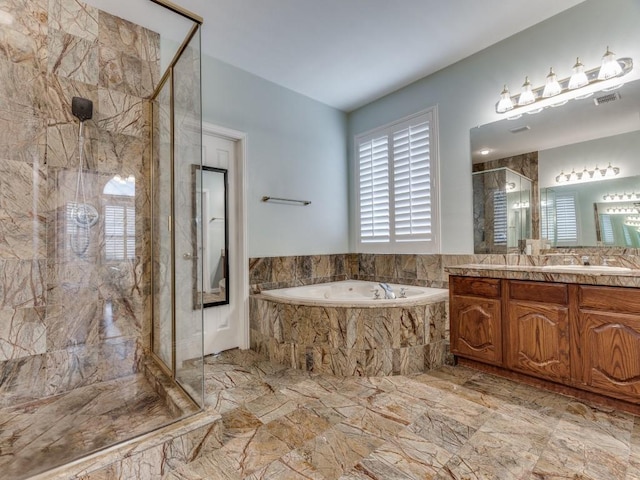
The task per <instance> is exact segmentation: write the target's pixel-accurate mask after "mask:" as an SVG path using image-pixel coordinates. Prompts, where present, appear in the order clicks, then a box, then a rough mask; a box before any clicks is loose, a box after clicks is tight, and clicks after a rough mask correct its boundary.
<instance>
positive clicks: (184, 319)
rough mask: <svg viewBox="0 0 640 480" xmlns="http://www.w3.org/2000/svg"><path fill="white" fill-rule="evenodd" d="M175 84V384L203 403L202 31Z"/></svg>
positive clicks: (176, 73) (176, 70)
mask: <svg viewBox="0 0 640 480" xmlns="http://www.w3.org/2000/svg"><path fill="white" fill-rule="evenodd" d="M173 75H174V78H173V85H174V122H175V124H174V129H175V130H174V139H175V162H174V172H173V173H174V214H175V222H174V225H175V232H174V238H175V252H176V269H175V277H176V278H175V300H174V301H175V316H176V322H175V325H176V332H175V337H176V371H175V374H176V380H177V381H178V382H179V383H180V384H181V385H182V386H183V387H184V388H185V389H186V390H187V391H188V392H189V393H190V394H191V395H192V396H193V398H194V400H196V401H200V399H202V398H203V374H202V372H203V365H202V357H203V344H202V333H203V311H202V299H200V298H198V297H197V295H198V293H197V292H202V285H197V282H198V278H200V279H201V278H202V272H201V270H202V258H201V255H199V253H198V252H199V248H198V247H199V245H201V244H202V241H201V239H200V238H198V237H199V235H201V232H202V229H201V228H198V221H199V219H200V216H199V214H198V211H197V203H198V202H197V201H196V192H197V191H201V190H202V187H201V185H198V184H197V183H201V179H202V171H201V170H200V169H197V170H196V171H197V175H194V166H197V167H200V166H201V165H202V129H201V99H200V32H199V31H198V32H197V33H196V34H195V36H194V37H193V38H192V39H191V41H190V43H189V45H188V46H187V48H186V49H185V50H184V52H183V53H182V55H181V57H180V59H179V60H178V62H177V63H176V65H175V67H174V69H173Z"/></svg>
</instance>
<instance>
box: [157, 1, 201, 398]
mask: <svg viewBox="0 0 640 480" xmlns="http://www.w3.org/2000/svg"><path fill="white" fill-rule="evenodd" d="M150 1H151V2H153V3H156V4H158V5H161V6H163V7H165V8H168V9H169V10H171V11H173V12H175V13H177V14H179V15H182V16H184V17H186V18H188V19H189V20H191V21H193V22H194V24H193V26H192V27H191V29H190V30H189V32H188V34H187V36H186V37H185V39H184V40H183V42H182V44H181V45H180V47H179V48H178V50H177V51H176V53H175V55H174V56H173V59H172V60H171V62H170V64H169V66H168V67H167V69H166V71H165V72H164V74H163V75H162V78H161V79H160V82H159V83H158V86H157V87H156V89H155V91H154V92H153V94H152V95H151V97H150V108H149V116H150V125H151V132H150V137H151V157H152V161H151V165H150V169H151V172H150V180H149V182H150V185H149V186H150V189H149V191H150V192H151V221H152V227H151V232H150V238H151V248H152V250H153V248H154V247H153V246H154V245H155V244H156V243H155V242H156V238H155V228H154V224H153V221H154V219H155V215H156V211H155V210H156V206H155V205H156V191H155V188H154V182H155V179H156V171H155V169H156V166H155V159H154V152H155V151H156V148H157V146H156V142H155V141H154V131H155V118H154V117H155V116H154V107H153V102H154V101H155V100H156V99H157V97H158V95H159V94H160V93H161V92H162V90H163V89H164V87H165V86H166V84H167V82H168V83H169V110H170V120H169V132H170V133H169V135H170V138H171V142H170V152H169V163H170V170H171V190H170V195H171V208H170V215H169V219H168V230H169V232H170V238H171V251H170V252H171V253H170V260H169V261H170V264H171V289H170V290H171V325H170V327H171V365H167V364H166V362H165V361H164V360H163V359H162V358H160V356H159V355H158V354H156V352H155V348H154V347H155V331H154V330H155V328H154V326H155V315H156V311H155V309H156V308H155V307H156V306H155V301H154V300H153V297H154V296H155V295H156V289H155V285H156V283H155V279H156V271H155V270H156V267H155V261H154V258H153V255H152V259H151V267H150V274H151V295H152V301H151V302H150V303H151V329H150V333H149V337H150V338H149V342H150V343H149V346H150V348H149V353H150V356H151V358H153V360H154V361H155V363H156V364H157V365H158V366H159V367H160V368H161V369H162V370H163V371H164V373H165V374H166V375H168V376H169V377H170V378H171V379H172V380H174V381H175V383H176V385H178V386H179V387H180V388H181V389H182V390H183V392H184V393H186V394H187V395H188V396H189V397H191V398H192V400H193V401H195V402H196V403H197V404H198V405H199V406H200V407H203V401H204V398H201V399H199V400H198V399H195V398H193V395H192V394H191V393H189V391H188V389H185V388H184V387H183V386H182V385H181V383H180V382H179V381H178V379H177V378H176V366H177V365H176V357H177V352H176V344H177V342H176V304H175V295H176V278H175V265H176V248H175V201H174V199H175V182H174V177H175V175H174V168H175V156H176V155H175V98H174V96H175V95H174V93H175V85H174V78H175V76H174V69H175V66H176V64H177V63H178V61H179V60H180V58H181V57H182V54H183V53H184V52H185V50H186V49H187V48H188V47H189V45H190V44H191V41H192V40H193V38H194V37H195V35H196V34H197V33H198V32H199V31H200V28H201V27H202V23H203V19H202V17H200V16H198V15H195V14H193V13H191V12H189V11H187V10H185V9H183V8H182V7H180V6H178V5H175V4H174V3H172V2H169V1H165V0H150ZM201 92H202V75H201V73H200V98H201V96H202V93H201ZM200 105H202V100H200ZM199 121H200V130H202V109H200V119H199ZM200 163H202V158H201V159H200ZM202 351H203V350H201V353H202ZM202 381H203V382H204V378H203V379H202ZM202 392H204V385H203V386H202Z"/></svg>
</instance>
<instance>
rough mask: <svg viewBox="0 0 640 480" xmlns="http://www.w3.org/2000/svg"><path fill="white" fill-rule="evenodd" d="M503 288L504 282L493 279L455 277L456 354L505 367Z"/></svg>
mask: <svg viewBox="0 0 640 480" xmlns="http://www.w3.org/2000/svg"><path fill="white" fill-rule="evenodd" d="M500 288H501V285H500V280H497V279H493V278H473V277H452V278H451V282H450V285H449V295H450V306H451V316H450V318H451V325H450V328H451V339H452V341H451V351H452V352H453V353H454V354H458V355H463V356H466V357H469V358H473V359H474V360H480V361H483V362H486V363H490V364H493V365H502V312H501V301H500V296H501V293H500ZM453 339H455V341H454V340H453Z"/></svg>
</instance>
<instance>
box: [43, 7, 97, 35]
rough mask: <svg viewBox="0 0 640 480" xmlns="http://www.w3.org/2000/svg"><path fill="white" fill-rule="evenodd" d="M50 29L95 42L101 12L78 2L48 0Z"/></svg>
mask: <svg viewBox="0 0 640 480" xmlns="http://www.w3.org/2000/svg"><path fill="white" fill-rule="evenodd" d="M48 1H49V27H50V28H54V29H56V30H61V31H63V32H65V33H68V34H71V35H74V36H76V37H80V38H82V39H84V40H89V41H92V42H93V41H95V40H96V39H97V38H98V12H99V10H98V9H97V8H95V7H92V6H91V5H87V4H86V3H83V2H79V1H77V0H48Z"/></svg>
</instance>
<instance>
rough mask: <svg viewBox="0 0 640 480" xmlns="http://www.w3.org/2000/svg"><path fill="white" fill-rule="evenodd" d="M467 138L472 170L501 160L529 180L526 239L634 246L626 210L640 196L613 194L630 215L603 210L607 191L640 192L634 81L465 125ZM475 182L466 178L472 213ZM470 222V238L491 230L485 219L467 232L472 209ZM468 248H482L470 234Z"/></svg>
mask: <svg viewBox="0 0 640 480" xmlns="http://www.w3.org/2000/svg"><path fill="white" fill-rule="evenodd" d="M470 137H471V157H472V161H473V172H478V171H483V170H485V171H486V170H491V169H495V168H501V167H507V168H510V169H512V170H514V171H516V172H517V173H519V174H521V175H524V176H525V177H527V178H529V179H531V181H532V203H531V208H530V217H531V219H532V222H533V224H532V228H531V237H530V238H532V239H542V242H541V246H542V247H543V248H544V247H580V246H584V247H596V246H603V247H604V246H607V247H608V246H623V247H629V246H634V247H635V246H637V242H638V239H637V235H636V233H637V229H636V228H635V225H633V224H632V222H633V221H634V220H633V217H635V216H638V217H640V215H634V214H633V212H634V210H633V209H634V208H637V207H639V206H640V195H638V197H639V198H624V199H623V198H618V197H615V199H616V201H618V203H619V204H620V205H621V206H620V207H619V208H620V209H622V208H623V207H622V205H626V208H627V209H628V210H624V212H626V211H629V212H631V213H630V214H626V213H623V210H619V211H618V212H617V213H614V212H613V211H612V210H610V209H611V208H615V207H611V206H610V205H609V203H612V202H614V200H613V199H612V198H610V197H609V196H608V195H609V194H618V193H619V194H621V195H624V194H632V197H635V192H640V182H639V179H640V162H637V155H638V153H637V152H639V151H640V81H639V80H636V81H633V82H629V83H627V84H625V85H623V86H622V87H621V88H619V89H617V90H615V91H614V92H599V93H596V94H595V95H593V96H592V97H590V98H586V99H581V100H574V101H572V102H569V103H568V104H566V105H563V106H559V107H557V108H547V109H545V110H543V111H542V112H540V113H538V114H535V115H523V116H521V117H519V118H516V119H504V120H500V121H497V122H493V123H490V124H487V125H482V126H479V127H476V128H473V129H471V132H470ZM609 165H611V168H610V169H609V170H608V171H607V172H606V173H602V174H601V173H600V172H605V170H607V168H608V167H609ZM614 170H615V172H614ZM594 172H596V173H595V174H594ZM572 173H574V175H573V176H572ZM580 177H582V178H580ZM616 182H618V183H616ZM475 188H476V187H475V181H474V212H475V210H477V209H478V206H477V205H476V203H477V202H478V199H479V198H480V195H479V194H477V193H476V191H475ZM605 195H607V198H606V200H605V199H604V197H605ZM484 200H486V199H484ZM623 200H624V201H623ZM634 203H637V204H638V205H634ZM572 212H573V213H572ZM627 217H631V218H627ZM639 220H640V219H639ZM474 224H475V225H474V227H475V228H474V237H477V238H482V236H484V238H485V239H486V238H490V237H495V233H496V232H495V226H494V224H493V223H491V222H488V223H487V222H486V221H485V222H484V225H483V226H482V228H484V229H485V230H484V232H482V233H481V234H480V233H479V232H477V231H475V229H476V228H477V219H476V218H475V216H474ZM639 227H640V224H639ZM512 244H513V242H512ZM474 251H475V253H485V252H486V245H483V244H482V243H480V242H477V241H476V242H474ZM508 251H509V252H513V251H514V250H512V249H509V250H508ZM516 251H517V249H516Z"/></svg>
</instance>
